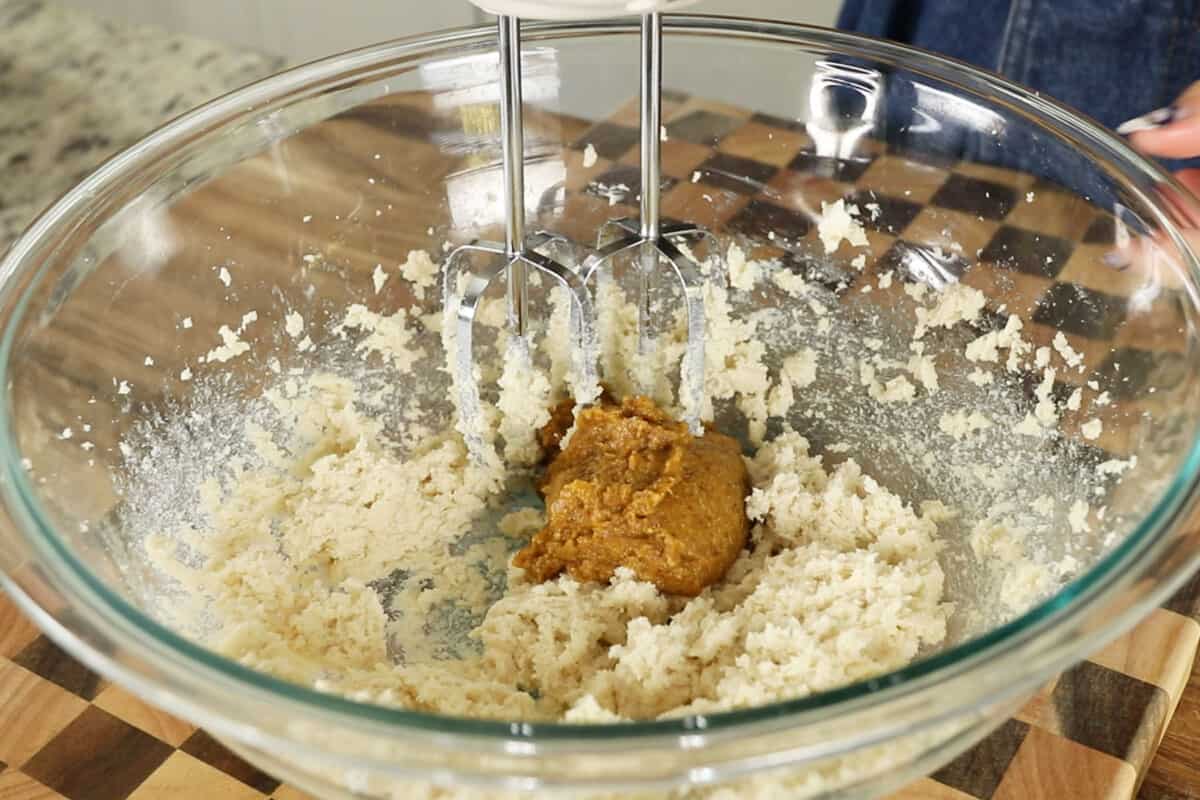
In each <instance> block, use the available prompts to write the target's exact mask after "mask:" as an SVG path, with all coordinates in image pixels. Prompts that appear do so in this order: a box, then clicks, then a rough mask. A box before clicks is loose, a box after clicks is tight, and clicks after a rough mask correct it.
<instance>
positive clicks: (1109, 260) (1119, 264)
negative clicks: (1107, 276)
mask: <svg viewBox="0 0 1200 800" xmlns="http://www.w3.org/2000/svg"><path fill="white" fill-rule="evenodd" d="M1100 260H1101V261H1103V262H1104V265H1105V266H1106V267H1111V268H1112V269H1125V268H1127V267H1128V266H1129V264H1130V261H1129V256H1127V255H1125V254H1124V253H1122V252H1121V251H1120V250H1109V251H1108V252H1107V253H1105V254H1104V255H1102V256H1100Z"/></svg>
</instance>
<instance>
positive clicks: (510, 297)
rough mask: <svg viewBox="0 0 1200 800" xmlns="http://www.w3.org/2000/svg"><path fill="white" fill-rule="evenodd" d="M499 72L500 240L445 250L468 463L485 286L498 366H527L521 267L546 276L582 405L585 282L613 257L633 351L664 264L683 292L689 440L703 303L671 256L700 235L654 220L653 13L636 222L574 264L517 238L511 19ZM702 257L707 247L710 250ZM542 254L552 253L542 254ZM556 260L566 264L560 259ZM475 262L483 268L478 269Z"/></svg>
mask: <svg viewBox="0 0 1200 800" xmlns="http://www.w3.org/2000/svg"><path fill="white" fill-rule="evenodd" d="M497 28H498V54H499V65H500V137H501V145H502V158H503V175H504V193H503V194H504V221H505V241H504V242H503V243H500V242H473V243H471V244H468V245H463V246H460V247H458V248H456V249H455V250H454V251H453V252H451V254H450V257H449V259H448V260H447V262H446V269H445V275H444V280H445V303H446V324H447V326H448V327H447V330H448V332H449V333H450V334H451V336H452V343H451V344H450V347H451V348H452V350H453V353H454V355H453V357H452V378H453V381H454V384H455V391H456V392H457V395H458V403H459V409H458V411H459V430H460V431H461V433H462V434H463V436H464V437H465V439H466V442H467V445H468V447H469V449H470V452H471V454H472V456H473V457H474V458H475V459H476V460H477V461H487V460H490V459H492V458H494V456H495V454H494V451H493V450H492V449H491V448H490V447H489V446H488V444H487V440H488V437H487V432H486V428H485V425H486V421H485V419H484V414H483V409H482V405H481V400H480V391H479V383H478V381H479V374H478V371H477V369H476V364H475V361H474V358H473V352H472V346H473V333H472V331H473V327H474V321H475V316H476V313H477V311H478V308H479V303H480V300H481V298H482V297H483V294H484V292H485V291H486V290H487V288H488V285H489V284H490V283H491V282H492V281H493V280H496V279H497V278H499V277H500V276H501V275H503V276H504V279H505V281H506V292H507V305H508V313H507V321H506V327H507V331H508V334H509V336H508V341H509V344H508V350H507V352H506V354H505V359H506V365H511V364H513V363H516V364H517V366H518V368H530V369H531V368H532V355H531V348H530V343H529V338H528V312H529V295H528V276H529V272H528V270H529V268H531V267H532V268H533V269H535V270H538V271H540V272H541V273H543V274H545V275H547V276H549V277H550V278H552V279H553V281H554V282H555V283H556V284H557V285H558V286H560V287H562V288H563V289H564V290H565V291H566V292H567V293H568V295H569V297H570V326H571V330H572V332H573V336H574V337H575V341H574V349H573V354H574V363H573V365H572V368H573V378H574V379H573V380H572V384H573V389H574V395H575V400H576V402H577V403H578V404H581V405H584V404H587V403H591V402H594V401H595V400H596V399H597V397H598V396H599V383H598V378H597V373H596V360H597V342H596V333H595V315H594V311H593V303H592V299H591V295H590V292H589V289H588V284H589V283H591V282H593V280H594V279H599V276H600V275H601V274H602V273H604V272H606V271H608V270H609V268H610V267H611V266H612V262H613V260H614V259H615V258H617V257H618V256H620V255H623V254H627V253H632V254H635V255H636V257H637V270H638V281H639V289H638V292H639V297H638V343H639V345H638V349H639V354H640V355H642V356H646V355H647V354H648V353H650V352H651V350H652V348H653V347H654V342H653V336H652V334H651V315H652V309H651V300H650V294H651V286H652V284H653V278H654V277H655V274H656V273H657V272H658V271H659V265H660V264H661V263H662V262H664V261H665V262H666V263H667V264H668V265H670V271H671V273H672V274H673V275H674V276H675V279H676V280H677V281H678V282H679V285H680V286H681V288H682V290H683V297H684V303H685V310H686V323H687V342H686V345H685V349H684V356H683V359H682V363H681V365H680V404H681V405H682V406H683V409H684V412H685V420H686V421H687V423H688V424H689V426H690V428H691V429H692V431H693V432H694V433H697V434H698V433H699V432H700V430H701V428H700V420H699V414H700V408H701V401H702V397H703V388H704V327H705V321H704V300H703V291H702V289H703V278H702V275H701V270H700V268H699V265H698V264H697V263H696V262H695V261H694V260H693V259H692V258H690V257H689V256H688V255H686V254H685V253H684V251H683V250H681V249H680V247H679V246H678V244H676V242H678V241H679V240H681V239H685V238H687V237H693V238H695V237H710V234H708V233H707V231H705V230H704V229H702V228H700V227H698V226H695V225H690V224H687V223H666V224H664V223H663V221H662V219H661V216H660V180H661V153H662V145H661V141H660V133H659V132H660V129H661V125H662V91H661V89H662V16H661V14H659V13H657V12H654V13H649V14H646V15H644V16H643V17H642V32H641V33H642V58H641V70H642V79H641V110H640V117H641V120H640V122H641V198H640V215H639V217H638V218H636V219H635V218H623V219H617V220H611V221H609V222H608V223H606V224H605V225H604V226H603V227H602V229H601V231H600V234H599V236H598V244H597V250H596V251H595V252H593V253H591V254H590V255H589V256H588V257H587V258H586V259H585V260H584V261H583V263H582V264H580V265H578V266H576V265H575V264H574V263H571V264H564V263H562V262H563V260H569V261H572V262H573V261H574V259H573V258H571V257H570V254H571V253H573V252H575V248H574V246H573V245H572V244H571V243H570V242H567V241H566V240H565V239H564V238H563V237H561V236H557V235H553V234H549V233H545V232H536V233H533V234H527V233H526V232H525V181H524V130H523V125H522V109H521V32H520V21H519V20H518V19H517V17H515V16H511V15H501V16H499V18H498V20H497ZM710 249H711V252H712V253H715V252H716V249H715V248H710ZM551 253H553V254H554V255H553V256H552V255H551ZM564 254H566V255H567V258H566V259H564V258H563V256H564ZM481 257H484V258H485V259H486V263H484V264H483V265H480V264H479V261H480V258H481Z"/></svg>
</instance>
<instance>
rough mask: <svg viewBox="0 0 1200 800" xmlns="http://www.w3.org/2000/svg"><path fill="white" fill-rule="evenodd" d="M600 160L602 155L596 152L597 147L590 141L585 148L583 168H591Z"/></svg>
mask: <svg viewBox="0 0 1200 800" xmlns="http://www.w3.org/2000/svg"><path fill="white" fill-rule="evenodd" d="M599 160H600V156H599V155H598V154H597V153H596V148H595V147H593V146H592V143H591V142H588V143H587V146H585V147H584V148H583V168H584V169H591V168H592V167H594V166H596V162H597V161H599Z"/></svg>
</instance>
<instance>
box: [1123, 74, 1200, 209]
mask: <svg viewBox="0 0 1200 800" xmlns="http://www.w3.org/2000/svg"><path fill="white" fill-rule="evenodd" d="M1117 133H1122V134H1128V135H1129V143H1130V144H1131V145H1133V146H1134V147H1135V148H1137V149H1138V150H1140V151H1141V152H1143V153H1145V154H1146V155H1150V156H1156V157H1158V158H1193V157H1196V156H1200V81H1197V82H1196V83H1193V84H1192V85H1191V86H1189V87H1188V88H1187V89H1186V90H1185V91H1184V93H1183V94H1181V95H1179V97H1178V99H1176V100H1175V102H1174V104H1172V105H1171V106H1169V107H1167V108H1160V109H1158V110H1156V111H1151V112H1150V113H1149V114H1144V115H1142V116H1140V117H1136V118H1135V119H1131V120H1129V121H1128V122H1126V123H1123V124H1122V125H1121V126H1119V127H1118V128H1117ZM1175 177H1176V178H1178V179H1179V182H1180V183H1182V184H1183V185H1184V186H1186V187H1187V188H1189V189H1191V190H1192V193H1193V194H1195V195H1197V196H1198V197H1200V169H1185V170H1180V171H1179V172H1177V173H1175Z"/></svg>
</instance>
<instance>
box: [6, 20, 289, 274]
mask: <svg viewBox="0 0 1200 800" xmlns="http://www.w3.org/2000/svg"><path fill="white" fill-rule="evenodd" d="M282 66H283V59H282V58H278V57H275V56H268V55H263V54H260V53H251V52H246V51H244V50H239V49H236V48H232V47H229V46H227V45H224V44H218V43H214V42H210V41H204V40H201V39H196V38H192V37H188V36H177V35H172V34H170V33H168V32H166V31H163V30H161V29H159V28H154V27H150V26H137V25H130V24H122V23H115V22H110V21H108V20H103V19H100V18H98V17H96V16H93V15H91V14H89V13H87V12H86V11H81V10H79V9H77V8H74V7H70V6H66V5H63V4H61V3H58V2H54V0H0V174H2V175H3V180H0V252H2V251H3V250H4V249H6V248H7V247H8V245H9V244H10V243H11V242H12V240H13V239H14V238H16V236H17V235H18V234H19V233H20V232H21V231H22V230H23V229H24V228H25V226H26V225H28V224H29V223H30V222H31V221H32V220H33V218H34V217H35V216H36V215H37V214H38V212H40V211H41V210H42V209H43V208H45V207H46V206H47V205H48V204H49V203H51V202H52V201H53V200H54V199H55V198H57V197H58V196H59V195H61V194H62V193H63V192H65V191H66V190H68V189H70V188H71V187H72V186H73V185H75V184H76V183H78V182H79V181H80V179H82V178H83V177H84V176H85V175H87V174H88V173H89V172H90V171H91V170H92V169H93V168H95V167H96V165H98V164H99V163H101V162H102V161H103V160H104V159H106V158H108V157H109V156H110V155H112V154H113V153H115V152H117V151H119V150H121V149H122V148H124V147H126V146H128V145H130V144H132V143H134V142H135V141H137V140H138V139H140V138H141V137H142V136H144V135H145V134H146V133H147V132H148V131H150V130H152V129H153V128H155V127H157V126H158V125H160V124H162V123H163V122H166V121H167V120H169V119H171V118H172V117H175V116H178V115H179V114H181V113H183V112H184V111H187V110H188V109H190V108H192V107H194V106H197V105H199V104H201V103H203V102H205V101H207V100H210V99H212V98H213V97H217V96H218V95H221V94H224V93H225V92H227V91H229V90H231V89H234V88H237V87H238V86H242V85H244V84H247V83H250V82H252V81H254V80H257V79H258V78H261V77H263V76H265V75H269V74H270V73H272V72H275V71H277V70H278V69H280V68H281V67H282Z"/></svg>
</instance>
